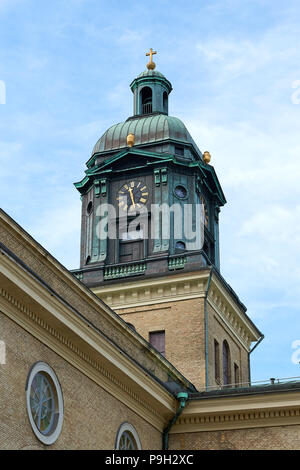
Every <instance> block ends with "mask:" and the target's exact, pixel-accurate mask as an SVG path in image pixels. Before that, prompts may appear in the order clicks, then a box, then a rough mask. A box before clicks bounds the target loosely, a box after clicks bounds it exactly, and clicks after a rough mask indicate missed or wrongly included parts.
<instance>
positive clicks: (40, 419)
mask: <svg viewBox="0 0 300 470" xmlns="http://www.w3.org/2000/svg"><path fill="white" fill-rule="evenodd" d="M26 404H27V412H28V416H29V420H30V424H31V426H32V429H33V432H34V433H35V435H36V437H37V438H38V439H39V440H40V441H41V442H43V443H44V444H47V445H50V444H53V443H54V442H55V441H56V440H57V438H58V436H59V434H60V432H61V428H62V422H63V397H62V392H61V387H60V384H59V382H58V379H57V377H56V375H55V373H54V372H53V370H52V369H51V367H50V366H48V364H46V363H44V362H38V363H36V364H35V365H34V366H33V367H32V368H31V370H30V373H29V375H28V379H27V384H26Z"/></svg>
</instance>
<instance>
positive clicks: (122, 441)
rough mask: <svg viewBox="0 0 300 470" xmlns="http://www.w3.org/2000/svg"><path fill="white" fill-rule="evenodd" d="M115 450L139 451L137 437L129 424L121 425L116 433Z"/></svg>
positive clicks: (139, 444)
mask: <svg viewBox="0 0 300 470" xmlns="http://www.w3.org/2000/svg"><path fill="white" fill-rule="evenodd" d="M115 447H116V450H141V449H142V446H141V442H140V439H139V436H138V434H137V432H136V430H135V429H134V427H133V426H132V425H131V424H130V423H123V424H122V425H121V426H120V428H119V430H118V433H117V438H116V446H115Z"/></svg>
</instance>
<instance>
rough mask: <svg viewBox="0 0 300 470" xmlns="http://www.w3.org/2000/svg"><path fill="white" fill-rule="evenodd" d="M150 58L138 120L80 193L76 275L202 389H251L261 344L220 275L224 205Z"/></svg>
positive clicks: (103, 145)
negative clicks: (252, 357)
mask: <svg viewBox="0 0 300 470" xmlns="http://www.w3.org/2000/svg"><path fill="white" fill-rule="evenodd" d="M153 54H156V52H155V51H153V50H152V49H150V53H148V54H147V55H148V56H150V61H149V63H148V64H147V69H146V70H145V71H144V72H142V73H141V74H140V75H138V76H137V77H136V78H135V79H134V80H133V81H132V82H131V84H130V88H131V91H132V93H133V114H132V115H131V116H129V117H128V119H127V120H126V121H124V122H121V123H118V124H115V125H113V126H112V127H110V128H109V129H108V130H107V131H106V132H104V134H103V135H102V137H101V138H100V139H99V140H98V141H97V143H96V145H95V146H94V148H93V151H92V154H91V156H90V158H89V160H88V162H87V169H86V171H85V176H84V178H83V179H82V180H81V181H80V182H78V183H75V187H76V188H77V190H78V191H79V192H80V194H81V199H82V225H81V256H80V269H78V270H76V271H74V274H75V275H76V276H77V277H79V279H80V280H81V281H82V282H83V283H85V284H86V285H87V286H89V287H90V288H91V289H92V290H93V291H94V292H95V293H96V294H97V295H99V297H101V298H102V300H104V301H105V302H106V303H107V304H108V305H110V306H111V307H112V308H113V309H114V310H116V311H117V312H118V313H119V314H120V315H121V316H122V317H123V318H124V320H125V321H127V322H128V323H130V324H131V325H132V326H133V327H134V328H135V329H136V331H137V332H138V333H139V334H141V335H142V336H144V337H146V339H148V340H149V341H150V343H151V344H152V345H153V347H154V348H156V349H157V351H158V352H160V353H161V354H163V355H165V356H166V358H167V359H168V360H170V361H171V362H172V363H173V364H174V365H175V366H176V367H177V368H178V369H179V370H180V371H181V372H182V373H184V374H185V375H186V377H187V378H188V379H189V380H191V381H193V383H195V385H196V386H197V387H198V388H201V387H202V388H203V387H205V388H207V387H209V386H216V385H218V384H227V385H228V383H229V382H232V383H240V382H241V381H249V380H250V375H249V374H250V372H249V363H248V359H249V353H250V350H251V343H252V342H253V341H257V340H258V339H259V338H260V336H261V335H260V333H259V331H258V330H257V329H256V327H255V326H254V325H253V323H252V322H251V320H250V319H249V318H248V317H247V315H246V313H245V312H246V309H245V307H244V305H243V304H242V303H241V302H240V301H239V299H238V297H237V296H236V294H235V293H234V291H233V290H232V289H231V288H230V287H229V286H228V284H227V283H226V282H225V280H224V279H223V277H222V276H221V274H220V252H219V212H220V208H221V207H222V206H223V205H224V204H225V203H226V199H225V196H224V194H223V191H222V188H221V186H220V183H219V181H218V178H217V175H216V172H215V170H214V168H213V166H212V165H211V164H210V154H209V152H207V151H205V152H203V153H202V152H201V151H200V149H199V148H198V146H197V145H196V143H195V141H194V140H193V138H192V137H191V135H190V133H189V132H188V130H187V128H186V126H185V125H184V123H183V122H182V121H181V120H180V119H178V118H177V117H172V116H170V115H169V96H170V93H171V91H172V85H171V83H170V81H169V80H168V79H167V78H166V77H165V76H164V75H163V74H162V73H160V72H159V71H157V70H156V67H155V64H154V62H153V58H152V56H153ZM222 309H223V310H222ZM217 312H218V313H217ZM225 312H227V316H228V318H227V317H226V313H225ZM229 312H230V313H229ZM226 351H227V353H226ZM224 357H226V358H227V359H226V360H225V359H224Z"/></svg>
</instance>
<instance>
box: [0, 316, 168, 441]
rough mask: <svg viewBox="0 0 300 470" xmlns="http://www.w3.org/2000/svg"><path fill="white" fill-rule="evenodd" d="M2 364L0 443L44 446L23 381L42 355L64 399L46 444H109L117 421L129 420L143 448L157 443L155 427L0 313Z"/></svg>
mask: <svg viewBox="0 0 300 470" xmlns="http://www.w3.org/2000/svg"><path fill="white" fill-rule="evenodd" d="M0 331H1V338H2V340H3V341H5V344H6V364H5V365H0V374H1V381H0V384H1V385H0V387H1V400H0V416H1V420H0V449H16V450H19V449H30V448H37V449H43V448H46V449H48V448H49V447H48V446H45V445H44V444H42V443H41V442H39V440H38V439H37V438H36V437H35V435H34V433H33V431H32V429H31V426H30V422H29V419H28V415H27V409H26V399H25V384H26V379H27V376H28V373H29V370H30V368H31V367H32V365H33V364H34V363H35V362H37V361H44V362H46V363H47V364H49V365H50V367H52V369H53V370H54V372H55V374H56V375H57V378H58V380H59V382H60V385H61V388H62V393H63V399H64V421H63V427H62V432H61V435H60V436H59V438H58V440H57V441H56V442H55V443H54V444H53V445H51V446H50V448H51V449H54V450H59V449H114V446H115V439H116V435H117V431H118V429H119V426H120V425H121V424H122V423H123V422H129V423H130V424H132V425H133V426H134V427H135V429H136V431H137V433H138V435H139V438H140V440H141V444H142V448H143V449H161V433H160V432H159V431H158V430H156V429H155V428H153V426H151V425H150V424H149V423H147V422H146V421H145V420H143V419H142V418H141V417H140V416H138V415H137V414H135V413H134V412H133V411H131V410H130V409H129V408H128V407H127V406H125V405H124V404H122V403H121V402H120V401H119V400H118V399H117V398H115V397H114V396H112V395H111V394H109V393H107V392H106V391H105V390H104V389H103V388H101V387H99V386H98V385H97V384H95V383H94V382H93V381H92V380H90V379H89V378H88V377H86V376H85V375H83V374H82V373H80V372H79V371H78V370H77V369H76V368H75V367H73V366H72V365H70V364H69V363H67V362H66V361H65V360H64V359H62V358H61V357H60V356H58V355H57V354H56V353H55V352H53V351H51V350H50V349H49V348H48V347H47V346H45V345H44V344H42V343H41V342H40V341H38V340H37V339H35V338H34V337H33V336H32V335H30V334H29V333H26V332H25V331H24V330H23V329H22V328H21V327H19V326H18V325H16V324H15V323H14V322H13V321H11V320H10V319H9V318H7V317H6V316H5V315H3V314H2V313H0Z"/></svg>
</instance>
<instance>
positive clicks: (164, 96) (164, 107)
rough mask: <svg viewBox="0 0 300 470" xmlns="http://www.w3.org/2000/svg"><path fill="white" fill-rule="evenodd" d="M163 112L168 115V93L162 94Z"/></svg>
mask: <svg viewBox="0 0 300 470" xmlns="http://www.w3.org/2000/svg"><path fill="white" fill-rule="evenodd" d="M163 110H164V113H166V114H168V93H167V92H166V91H164V94H163Z"/></svg>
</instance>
